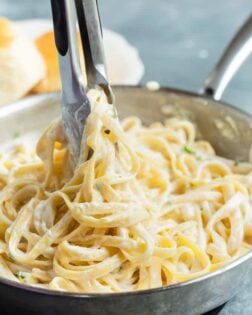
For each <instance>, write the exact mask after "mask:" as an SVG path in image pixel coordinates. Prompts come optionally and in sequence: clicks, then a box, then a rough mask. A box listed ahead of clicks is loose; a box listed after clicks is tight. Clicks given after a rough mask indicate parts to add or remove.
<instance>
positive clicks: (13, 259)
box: [8, 253, 15, 261]
mask: <svg viewBox="0 0 252 315" xmlns="http://www.w3.org/2000/svg"><path fill="white" fill-rule="evenodd" d="M8 258H9V260H10V261H15V258H14V256H13V255H12V254H11V253H9V254H8Z"/></svg>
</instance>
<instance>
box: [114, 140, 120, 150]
mask: <svg viewBox="0 0 252 315" xmlns="http://www.w3.org/2000/svg"><path fill="white" fill-rule="evenodd" d="M114 145H115V149H116V151H119V145H118V142H115V143H114Z"/></svg>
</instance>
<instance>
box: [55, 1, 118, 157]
mask: <svg viewBox="0 0 252 315" xmlns="http://www.w3.org/2000/svg"><path fill="white" fill-rule="evenodd" d="M51 6H52V14H53V24H54V33H55V43H56V47H57V50H58V59H59V66H60V75H61V82H62V96H61V111H62V119H63V123H64V129H65V134H66V138H67V140H68V142H69V147H70V152H71V155H72V159H73V160H74V163H76V162H77V160H78V158H79V155H80V145H81V138H82V134H83V128H84V125H85V120H86V118H87V116H88V115H89V113H90V104H89V100H88V97H87V94H86V90H88V89H90V88H96V89H103V90H104V92H105V94H106V95H107V99H108V102H109V103H111V104H112V103H113V94H112V90H111V88H110V85H109V83H108V80H107V71H106V66H105V58H104V49H103V42H102V30H101V24H100V17H99V11H98V6H97V1H96V0H51ZM77 21H78V23H77ZM77 24H79V31H80V35H81V41H82V47H83V51H84V61H85V68H86V76H87V87H86V89H85V87H84V80H83V75H82V71H81V66H80V56H79V48H78V42H77V29H78V27H77Z"/></svg>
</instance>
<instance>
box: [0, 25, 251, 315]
mask: <svg viewBox="0 0 252 315" xmlns="http://www.w3.org/2000/svg"><path fill="white" fill-rule="evenodd" d="M251 34H252V19H250V20H249V21H248V22H247V24H245V26H244V27H243V29H242V30H241V31H240V33H239V36H238V37H236V38H235V40H233V42H232V43H231V46H229V48H228V50H227V51H226V52H225V54H224V57H223V58H222V60H221V62H220V63H219V64H218V66H217V68H216V69H215V70H214V72H213V73H212V75H211V76H210V78H209V79H208V80H207V83H206V85H205V88H204V91H205V94H203V95H200V94H196V93H190V92H185V91H180V90H175V89H170V88H162V89H160V90H158V91H150V90H148V89H146V88H143V87H129V86H126V87H123V86H117V87H113V90H114V92H115V96H116V100H117V106H118V112H119V115H120V117H122V118H123V117H124V116H128V115H132V114H133V115H138V116H140V117H141V118H142V119H143V121H144V122H145V123H147V124H148V123H150V122H152V121H160V120H163V119H164V113H163V111H162V107H163V106H164V105H169V106H171V107H172V109H173V112H174V113H179V114H181V113H182V114H183V115H188V118H189V119H191V120H193V121H194V122H195V123H196V124H197V126H198V130H199V134H201V135H203V137H204V138H205V139H207V140H208V141H210V142H211V143H212V144H213V146H214V147H215V149H216V151H217V152H218V154H220V155H223V156H226V157H229V158H233V159H235V160H247V159H248V155H249V150H250V146H251V143H252V117H251V116H249V115H248V114H246V113H244V112H242V111H241V110H239V109H237V108H234V107H232V106H230V105H228V104H225V103H223V102H219V101H216V100H214V97H215V96H217V97H218V98H219V97H220V96H221V93H222V92H223V90H224V87H225V85H226V84H227V82H228V81H229V79H230V78H231V77H232V75H233V74H234V72H235V71H234V70H236V69H237V62H239V63H240V58H238V59H237V56H238V57H239V54H240V53H241V51H243V57H244V56H245V55H244V51H245V52H246V55H248V53H249V52H251V50H252V47H251ZM249 42H250V45H248V43H249ZM243 59H245V58H243ZM232 65H233V66H232ZM234 65H235V67H236V69H234ZM207 93H208V94H209V93H210V94H211V96H212V97H209V96H207V95H206V94H207ZM57 115H59V94H58V93H53V94H47V95H40V96H35V97H30V98H26V99H24V100H21V101H19V102H16V103H14V104H11V105H8V106H6V107H3V108H1V110H0V140H1V141H2V143H3V142H4V141H6V140H8V139H11V138H12V137H13V135H14V134H15V133H16V132H20V133H21V134H22V135H23V136H26V135H28V134H30V133H34V132H36V133H38V132H40V131H42V129H43V128H44V127H45V126H46V125H47V124H48V123H49V122H50V121H51V120H52V119H53V118H55V117H56V116H57ZM251 258H252V252H250V253H249V254H247V255H245V256H243V257H241V258H239V259H237V260H236V261H234V262H232V263H230V264H228V265H226V266H225V267H223V268H221V269H219V270H217V271H215V272H213V273H210V274H207V275H205V276H203V277H200V278H197V279H194V280H191V281H187V282H184V283H180V284H176V285H171V286H168V287H163V288H158V289H152V290H145V291H139V292H130V293H121V294H102V295H101V294H73V293H61V292H52V291H47V290H43V289H36V288H33V287H28V286H25V285H22V284H17V283H13V282H11V281H8V280H5V279H0V305H1V308H0V309H1V312H0V313H1V314H3V312H7V313H8V314H9V313H11V314H25V315H29V314H36V315H40V314H47V315H52V314H61V315H68V314H74V315H80V314H81V315H84V314H92V315H93V314H95V315H97V314H99V315H105V314H109V315H114V314H120V315H130V314H134V315H153V314H158V315H162V314H165V315H167V314H176V315H179V314H186V315H190V314H192V315H195V314H202V313H204V312H207V311H209V310H211V309H213V308H215V307H217V306H219V305H221V304H223V303H224V302H226V301H227V300H229V299H230V298H232V296H234V295H235V294H236V292H237V291H238V290H240V289H241V288H242V287H243V286H244V285H245V284H246V283H247V282H248V281H250V276H251V275H252V259H251Z"/></svg>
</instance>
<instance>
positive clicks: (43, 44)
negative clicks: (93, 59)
mask: <svg viewBox="0 0 252 315" xmlns="http://www.w3.org/2000/svg"><path fill="white" fill-rule="evenodd" d="M78 43H79V47H80V53H81V54H82V55H83V53H82V49H81V41H80V37H79V36H78ZM35 44H36V46H37V48H38V50H39V52H40V53H41V55H42V56H43V58H44V61H45V64H46V75H45V77H44V78H43V79H42V80H41V81H40V82H39V83H38V84H37V85H36V86H35V87H34V88H33V89H32V93H46V92H53V91H57V90H60V88H61V82H60V72H59V65H58V58H57V50H56V47H55V43H54V34H53V32H52V31H48V32H46V33H44V34H42V35H41V36H39V37H38V38H37V39H36V40H35ZM81 60H83V58H81ZM81 66H82V69H84V62H82V65H81ZM83 72H84V70H83Z"/></svg>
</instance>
